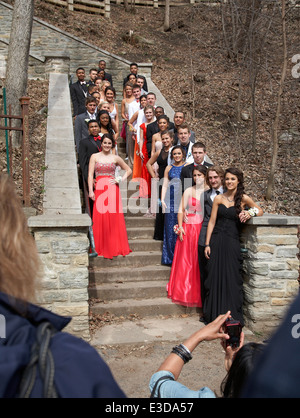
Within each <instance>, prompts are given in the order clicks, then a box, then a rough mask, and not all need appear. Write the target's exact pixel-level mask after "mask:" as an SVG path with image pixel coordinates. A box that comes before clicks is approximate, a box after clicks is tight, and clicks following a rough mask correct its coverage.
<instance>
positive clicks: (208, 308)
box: [203, 204, 244, 326]
mask: <svg viewBox="0 0 300 418" xmlns="http://www.w3.org/2000/svg"><path fill="white" fill-rule="evenodd" d="M239 226H240V221H239V218H238V217H237V215H236V209H235V207H234V206H231V207H229V208H227V207H226V206H225V205H223V204H220V205H219V207H218V214H217V220H216V224H215V227H214V230H213V233H212V235H211V239H210V248H211V255H210V259H209V260H208V263H207V277H206V280H205V283H204V286H205V290H206V296H205V301H204V307H203V313H204V319H205V321H207V322H211V321H213V320H214V319H215V318H217V316H218V315H220V314H225V313H226V312H227V311H229V310H230V311H231V316H232V317H233V318H234V319H235V320H238V321H240V322H241V324H242V326H243V325H244V320H243V279H242V261H243V260H242V255H241V245H240V239H239Z"/></svg>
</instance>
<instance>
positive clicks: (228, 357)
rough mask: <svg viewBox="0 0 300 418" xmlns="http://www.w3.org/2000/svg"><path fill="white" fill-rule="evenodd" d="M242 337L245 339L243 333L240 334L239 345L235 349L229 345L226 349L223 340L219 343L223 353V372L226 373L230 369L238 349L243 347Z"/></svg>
mask: <svg viewBox="0 0 300 418" xmlns="http://www.w3.org/2000/svg"><path fill="white" fill-rule="evenodd" d="M244 337H245V336H244V333H243V332H241V335H240V345H239V347H235V348H232V347H231V346H230V345H229V346H228V347H226V343H225V340H223V341H221V346H222V347H223V349H224V351H225V359H224V363H225V370H226V371H227V372H228V371H229V369H230V367H231V365H232V362H233V359H234V356H235V355H236V353H237V352H238V351H239V349H240V348H242V347H243V345H244Z"/></svg>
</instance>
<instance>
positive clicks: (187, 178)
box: [180, 142, 212, 192]
mask: <svg viewBox="0 0 300 418" xmlns="http://www.w3.org/2000/svg"><path fill="white" fill-rule="evenodd" d="M205 155H206V147H205V145H204V144H203V143H202V142H195V143H194V144H193V145H192V156H193V159H194V162H193V163H191V164H188V165H186V166H184V167H183V169H182V170H181V175H180V180H181V184H182V192H184V191H185V190H186V189H187V188H188V187H192V185H193V169H194V167H195V166H197V165H204V166H205V167H206V168H208V167H211V166H212V164H210V163H208V162H207V161H205V159H204V158H205Z"/></svg>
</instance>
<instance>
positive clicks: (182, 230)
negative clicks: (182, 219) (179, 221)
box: [178, 228, 185, 242]
mask: <svg viewBox="0 0 300 418" xmlns="http://www.w3.org/2000/svg"><path fill="white" fill-rule="evenodd" d="M183 235H185V231H184V229H183V228H181V231H180V232H179V235H178V236H179V239H180V241H181V242H182V241H183Z"/></svg>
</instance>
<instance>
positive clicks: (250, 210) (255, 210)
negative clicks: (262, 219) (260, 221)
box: [248, 207, 259, 217]
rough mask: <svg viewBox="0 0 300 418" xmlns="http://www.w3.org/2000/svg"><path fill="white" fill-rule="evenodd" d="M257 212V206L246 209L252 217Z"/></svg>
mask: <svg viewBox="0 0 300 418" xmlns="http://www.w3.org/2000/svg"><path fill="white" fill-rule="evenodd" d="M258 212H259V210H258V209H257V208H255V207H254V208H250V209H249V210H248V213H249V215H250V216H252V217H254V216H256V215H257V214H258Z"/></svg>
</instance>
